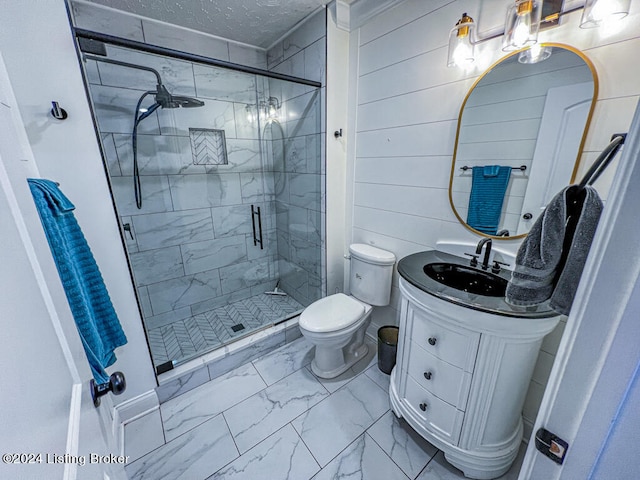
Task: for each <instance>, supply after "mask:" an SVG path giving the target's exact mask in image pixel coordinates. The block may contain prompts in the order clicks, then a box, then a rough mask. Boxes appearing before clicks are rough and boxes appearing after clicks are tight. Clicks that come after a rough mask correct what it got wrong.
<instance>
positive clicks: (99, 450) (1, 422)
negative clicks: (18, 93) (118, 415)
mask: <svg viewBox="0 0 640 480" xmlns="http://www.w3.org/2000/svg"><path fill="white" fill-rule="evenodd" d="M17 111H18V109H17V106H16V104H15V98H14V96H13V92H12V90H11V88H10V84H9V80H8V77H7V75H6V70H5V68H4V63H3V62H2V56H1V55H0V225H1V230H0V252H1V257H0V286H1V287H0V318H1V319H2V320H1V322H2V323H1V325H2V335H1V336H0V389H1V390H0V392H1V393H0V454H2V455H3V456H2V463H0V478H15V479H21V480H24V479H44V478H50V479H65V480H67V479H69V480H73V479H76V478H78V479H84V478H92V479H101V478H110V479H115V478H124V477H122V476H121V472H120V471H119V470H116V469H114V468H113V467H110V466H108V467H105V465H100V464H95V463H94V464H91V457H90V455H91V454H92V453H94V454H102V455H104V454H105V453H106V452H107V442H106V439H107V438H108V429H109V428H110V426H109V421H108V419H107V418H104V417H101V416H100V415H101V414H102V415H104V413H105V412H106V409H102V410H98V409H95V408H94V407H93V404H92V402H91V397H90V394H89V392H88V389H87V382H86V381H85V382H82V380H81V378H82V377H85V379H86V372H87V370H88V367H87V366H86V364H81V363H80V361H79V359H81V357H79V356H78V350H79V349H78V345H80V343H79V342H80V340H79V338H77V337H76V338H71V334H70V333H69V332H71V333H74V330H73V329H72V328H71V329H70V327H69V325H64V326H63V322H64V321H66V322H68V321H69V315H70V312H68V311H66V312H64V313H59V310H60V305H59V304H58V305H56V303H55V301H54V300H53V298H52V294H51V287H52V286H51V285H48V284H47V279H51V278H56V276H57V272H55V265H54V263H53V260H52V258H51V253H50V251H49V249H48V245H47V243H46V239H45V237H44V232H43V230H42V226H41V225H40V223H39V218H38V216H37V212H36V210H35V207H34V204H33V200H32V198H31V194H30V192H29V189H28V186H27V182H26V178H27V177H28V176H37V169H36V168H35V166H34V162H33V160H32V156H31V153H30V149H29V145H28V142H27V137H26V133H25V132H24V127H23V126H22V123H21V120H20V117H19V113H18V112H17ZM43 260H44V261H43ZM49 281H50V280H49ZM56 287H57V288H58V289H61V288H62V287H61V286H60V285H57V286H56ZM58 293H59V292H58ZM61 317H62V318H61ZM71 321H72V320H71ZM83 383H84V385H83ZM83 386H84V391H83ZM106 416H107V417H108V414H107V415H106Z"/></svg>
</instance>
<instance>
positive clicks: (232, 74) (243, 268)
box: [81, 41, 324, 373]
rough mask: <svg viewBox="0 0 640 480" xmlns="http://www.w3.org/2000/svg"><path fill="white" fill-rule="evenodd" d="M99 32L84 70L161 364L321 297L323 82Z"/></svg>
mask: <svg viewBox="0 0 640 480" xmlns="http://www.w3.org/2000/svg"><path fill="white" fill-rule="evenodd" d="M92 43H93V45H92V47H91V48H90V49H85V48H83V47H81V48H82V50H83V52H82V54H83V59H82V60H83V64H84V70H85V75H86V81H87V84H88V90H89V95H90V98H91V102H92V107H93V111H94V115H95V119H96V124H97V128H98V130H99V136H100V139H101V142H102V149H103V153H104V157H105V163H106V166H105V170H106V171H107V174H108V177H109V183H110V187H111V192H112V196H113V201H114V205H115V207H116V211H117V215H118V218H119V221H120V225H121V229H122V235H123V239H124V244H125V246H126V252H127V256H128V259H129V263H130V267H131V271H132V278H133V281H134V282H135V288H136V291H137V297H138V301H139V305H140V310H141V312H142V315H143V322H144V327H145V331H146V334H147V339H148V342H149V347H150V350H151V354H152V358H153V362H154V365H155V366H156V370H157V371H158V373H161V372H162V371H165V370H167V369H169V368H171V366H172V365H176V364H179V363H182V362H184V361H187V360H190V359H192V358H195V357H197V356H199V355H201V354H203V353H206V352H209V351H211V350H214V349H216V348H219V347H221V346H224V345H226V344H228V343H229V342H232V341H234V340H236V339H238V338H240V337H243V336H245V335H248V334H250V333H252V332H255V331H256V330H258V329H263V328H266V327H269V326H271V325H273V324H275V323H278V322H280V321H282V320H285V319H287V318H290V317H292V316H293V315H295V314H296V313H298V312H299V311H300V310H302V309H303V308H304V307H305V306H307V305H309V304H310V303H311V302H313V301H315V300H317V299H318V298H321V297H322V296H323V290H324V289H323V284H324V282H323V278H324V275H323V260H322V258H323V254H322V238H323V232H322V231H323V223H324V222H323V211H324V209H323V206H322V195H321V191H322V187H323V178H324V177H323V175H322V174H323V169H322V156H321V136H320V132H321V125H320V117H321V115H320V109H321V103H320V88H319V87H318V86H313V85H309V84H305V83H298V82H293V81H288V80H285V79H282V78H273V76H271V75H268V74H264V75H263V74H260V73H259V72H247V71H239V70H236V69H230V68H225V67H223V66H219V65H215V64H210V63H207V62H199V61H193V60H191V59H182V58H176V57H175V56H166V55H159V54H157V52H154V53H149V52H148V51H140V50H136V49H132V48H127V47H124V46H122V45H113V44H108V43H103V42H99V44H98V45H97V47H98V48H96V42H95V41H93V42H92ZM100 43H102V44H101V45H100ZM81 46H82V42H81ZM87 50H90V51H87Z"/></svg>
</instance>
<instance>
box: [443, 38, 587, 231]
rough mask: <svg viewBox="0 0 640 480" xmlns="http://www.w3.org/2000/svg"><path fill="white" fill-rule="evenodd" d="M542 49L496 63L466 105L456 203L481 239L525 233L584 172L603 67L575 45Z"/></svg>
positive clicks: (456, 161)
mask: <svg viewBox="0 0 640 480" xmlns="http://www.w3.org/2000/svg"><path fill="white" fill-rule="evenodd" d="M534 48H535V50H534V49H524V50H520V51H517V52H513V53H511V54H510V55H508V56H506V57H504V58H502V59H501V60H500V61H498V62H497V63H495V64H494V65H492V66H491V67H490V68H489V69H488V70H487V71H486V72H485V73H484V74H482V75H481V76H480V78H478V80H477V81H476V82H475V84H474V85H473V87H471V90H470V91H469V93H468V94H467V96H466V98H465V100H464V102H463V104H462V107H461V108H460V115H459V117H458V131H457V134H456V146H455V150H454V154H453V162H452V167H451V181H450V183H449V199H450V201H451V207H452V208H453V211H454V213H455V214H456V217H458V220H460V222H461V223H462V224H463V225H465V226H466V227H467V228H469V229H470V230H472V231H474V232H475V233H478V234H480V235H486V236H491V237H493V238H497V239H513V238H519V237H523V236H525V235H526V234H527V232H528V231H529V229H530V228H531V226H532V225H533V223H534V222H535V220H536V219H537V218H538V216H539V215H540V213H541V212H542V210H543V209H544V207H545V205H547V203H549V201H550V200H551V198H552V197H553V196H554V195H555V194H556V193H557V192H559V191H560V190H561V189H562V188H563V187H565V186H566V185H569V184H570V183H572V182H573V180H574V177H575V174H576V171H577V167H578V159H579V158H580V155H581V153H582V147H583V144H584V139H585V137H586V132H587V129H588V127H589V122H590V120H591V114H592V112H593V107H594V105H595V102H596V97H597V92H598V78H597V75H596V71H595V68H594V67H593V64H592V63H591V62H590V61H589V59H588V58H587V57H585V56H584V55H583V54H582V53H581V52H579V51H578V50H576V49H574V48H572V47H569V46H567V45H561V44H554V43H547V44H542V45H540V46H538V47H537V48H536V47H534Z"/></svg>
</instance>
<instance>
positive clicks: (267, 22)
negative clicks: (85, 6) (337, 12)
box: [89, 0, 330, 48]
mask: <svg viewBox="0 0 640 480" xmlns="http://www.w3.org/2000/svg"><path fill="white" fill-rule="evenodd" d="M89 1H90V2H91V3H97V4H100V5H105V6H107V7H111V8H115V9H117V10H123V11H125V12H129V13H135V14H137V15H141V16H143V17H147V18H153V19H155V20H161V21H163V22H167V23H171V24H174V25H180V26H182V27H187V28H191V29H193V30H198V31H201V32H205V33H209V34H212V35H217V36H219V37H224V38H227V39H230V40H235V41H237V42H242V43H248V44H249V45H254V46H257V47H263V48H266V47H270V46H271V45H272V44H273V43H275V42H276V41H277V40H278V39H279V38H280V37H281V36H282V35H284V34H285V33H286V32H288V31H289V30H291V28H293V27H294V26H295V25H296V24H297V23H298V22H300V21H301V20H303V19H304V18H305V17H307V16H308V15H309V14H311V13H312V12H314V11H316V10H317V9H318V8H319V7H321V6H323V5H325V4H327V3H329V1H330V0H89Z"/></svg>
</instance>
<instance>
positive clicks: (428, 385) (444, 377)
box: [407, 342, 472, 410]
mask: <svg viewBox="0 0 640 480" xmlns="http://www.w3.org/2000/svg"><path fill="white" fill-rule="evenodd" d="M410 348H411V351H410V353H409V362H408V365H407V370H408V371H409V375H411V376H412V377H413V379H414V380H415V381H416V382H417V383H418V384H419V385H420V386H422V387H423V388H425V389H426V390H428V391H430V392H431V393H433V394H434V395H436V396H438V397H439V398H441V399H442V400H444V401H445V402H447V403H450V404H451V405H453V406H455V407H456V408H458V409H459V410H465V409H466V405H467V397H468V396H469V388H470V387H471V376H472V375H471V374H470V373H469V372H465V371H464V370H462V369H461V368H459V367H456V366H454V365H451V364H450V363H447V362H445V361H444V360H441V359H439V358H438V357H435V356H433V355H431V354H430V353H429V352H427V351H425V350H424V349H423V348H422V347H420V346H419V345H417V344H416V343H415V342H411V347H410Z"/></svg>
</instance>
